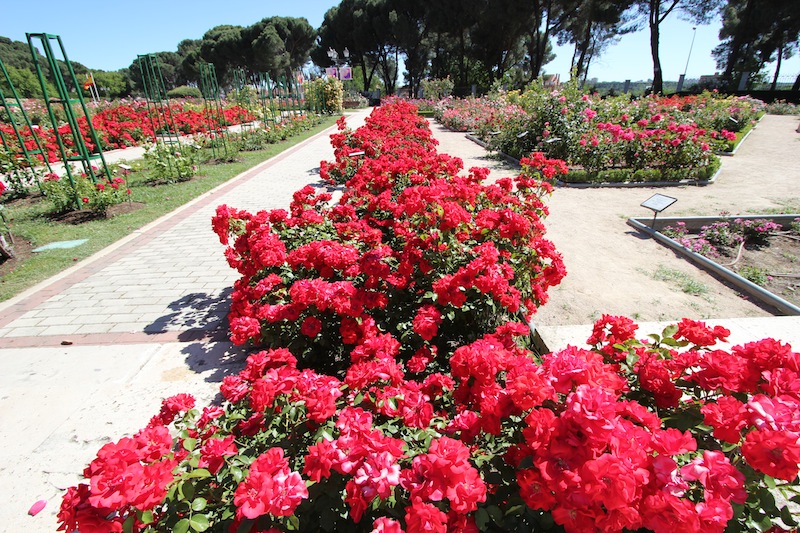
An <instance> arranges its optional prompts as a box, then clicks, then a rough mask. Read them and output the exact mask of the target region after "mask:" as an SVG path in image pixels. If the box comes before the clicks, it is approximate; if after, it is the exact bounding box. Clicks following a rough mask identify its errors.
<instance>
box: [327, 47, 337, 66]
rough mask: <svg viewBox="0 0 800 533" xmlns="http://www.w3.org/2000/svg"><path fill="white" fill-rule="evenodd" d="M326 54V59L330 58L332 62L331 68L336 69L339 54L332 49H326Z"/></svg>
mask: <svg viewBox="0 0 800 533" xmlns="http://www.w3.org/2000/svg"><path fill="white" fill-rule="evenodd" d="M327 54H328V57H329V58H331V61H333V66H334V67H338V66H339V52H337V51H336V50H334V49H333V48H328V52H327Z"/></svg>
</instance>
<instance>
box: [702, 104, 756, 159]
mask: <svg viewBox="0 0 800 533" xmlns="http://www.w3.org/2000/svg"><path fill="white" fill-rule="evenodd" d="M767 114H768V113H762V115H761V116H760V117H758V119H757V120H756V123H755V124H751V125H749V126H747V132H746V133H745V134H744V136H742V138H741V139H739V140H738V141H737V142H736V143H735V144H734V146H733V150H731V151H730V152H728V151H722V152H714V153H715V154H716V155H724V156H727V157H732V156H735V155H736V152H738V151H739V148H740V147H741V146H742V144H743V143H744V141H745V139H747V138H748V137H749V136H750V134H751V133H753V130H754V129H756V128H757V127H758V125H759V124H761V120H762V119H763V118H764V117H765V116H767Z"/></svg>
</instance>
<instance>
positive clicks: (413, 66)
mask: <svg viewBox="0 0 800 533" xmlns="http://www.w3.org/2000/svg"><path fill="white" fill-rule="evenodd" d="M720 14H721V17H722V23H723V24H722V28H721V30H720V33H719V38H720V44H719V45H718V46H717V47H716V48H715V50H714V52H713V54H714V57H715V59H716V60H717V65H718V68H719V69H720V71H721V73H722V74H721V86H722V87H723V88H728V89H735V88H736V85H737V84H738V81H739V79H740V77H741V75H742V73H743V72H749V73H750V74H751V75H753V77H752V79H753V80H754V81H761V80H763V79H764V77H765V76H767V73H765V72H764V69H765V66H766V65H767V64H769V63H772V62H776V68H775V71H774V73H773V86H774V85H775V83H776V82H777V79H778V76H779V73H780V68H781V64H782V61H783V60H785V59H788V58H790V57H792V56H793V55H794V54H795V53H797V51H798V44H799V43H800V5H798V0H791V1H787V0H527V1H524V2H520V1H519V0H438V1H436V2H430V1H424V0H342V1H341V2H340V3H339V5H337V6H335V7H333V8H331V9H330V10H328V12H327V13H325V17H324V21H323V22H322V25H321V26H320V28H318V29H316V30H315V29H314V28H313V27H312V26H311V25H310V24H309V23H308V21H307V20H306V19H304V18H293V17H268V18H264V19H262V20H260V21H259V22H256V23H255V24H253V25H251V26H231V25H222V26H216V27H214V28H211V29H210V30H208V31H207V32H206V33H205V34H204V35H203V36H202V38H200V39H186V40H184V41H181V42H180V43H179V44H178V46H177V49H176V50H175V51H163V52H158V53H157V54H156V55H157V57H158V62H159V64H160V67H161V72H162V75H163V77H164V81H165V85H166V86H167V88H171V87H178V86H182V85H190V86H196V85H197V84H198V82H199V79H198V78H199V65H200V64H201V63H203V62H209V63H213V64H214V66H215V70H216V73H217V76H218V78H219V82H220V84H221V85H222V86H230V85H231V83H232V81H233V73H234V71H235V70H236V69H237V68H244V69H246V70H247V71H249V72H266V73H269V74H270V76H272V77H273V78H276V77H280V76H282V75H285V74H288V73H289V72H291V71H294V70H296V69H299V68H302V67H303V66H304V65H305V64H306V63H307V61H308V60H309V59H311V60H313V62H314V63H315V64H316V65H318V66H319V67H326V66H330V65H331V64H332V63H333V61H332V59H331V57H330V56H329V55H328V54H329V50H331V49H333V50H335V51H336V52H337V53H338V54H339V57H342V58H343V53H344V51H345V49H346V50H347V52H348V57H347V61H348V63H349V64H350V65H352V66H353V67H354V68H353V70H354V79H355V80H356V83H357V84H358V86H359V87H360V88H362V89H363V90H370V89H374V88H376V87H380V88H382V89H383V90H384V91H385V93H387V94H393V93H395V92H396V90H397V88H398V86H397V84H398V80H399V79H400V74H401V73H400V72H399V65H400V64H401V58H402V60H403V61H402V63H403V64H404V65H405V72H403V73H402V74H403V77H404V82H405V85H406V86H407V87H408V90H409V92H410V93H411V94H416V93H417V92H418V89H419V87H420V82H421V81H422V80H423V79H426V78H446V77H449V78H450V79H451V80H452V81H453V83H454V84H455V86H456V87H457V88H460V89H461V91H462V92H464V91H468V90H469V88H470V87H472V86H477V87H478V88H479V90H481V91H483V90H486V89H488V88H489V87H490V86H491V85H492V84H495V83H502V84H504V85H506V86H509V87H521V86H524V85H525V84H526V83H528V82H530V81H531V80H533V79H536V78H537V77H539V76H541V75H542V74H543V73H544V72H545V65H547V63H548V62H550V61H551V60H552V59H553V58H554V55H553V44H554V43H558V44H559V45H565V44H569V45H572V48H573V53H572V58H571V64H572V67H573V70H574V72H575V73H576V75H577V76H578V77H579V79H581V80H585V79H586V76H587V73H588V71H589V67H590V65H591V64H592V61H594V60H595V59H596V58H597V57H598V56H600V55H601V54H602V53H603V51H604V50H605V49H607V47H608V46H609V45H610V44H613V43H614V42H615V41H616V40H617V39H618V38H619V36H620V35H623V34H625V33H628V32H632V31H639V30H646V31H649V35H650V53H651V57H652V62H653V82H652V87H651V89H652V90H653V91H654V92H662V91H663V88H664V75H663V72H662V69H661V62H660V49H659V42H660V28H661V24H662V23H663V22H664V21H665V20H666V19H667V17H669V16H680V17H681V18H684V19H686V20H689V21H692V22H693V23H696V24H705V23H708V22H709V21H710V20H712V19H713V18H714V17H715V16H718V15H720ZM0 58H2V60H3V62H4V64H5V65H6V67H7V69H8V70H9V74H10V76H11V78H12V81H13V83H14V84H15V87H16V88H17V90H18V92H20V93H21V95H22V96H25V97H29V96H38V95H40V94H41V88H40V87H39V83H38V79H37V77H36V75H35V69H34V66H33V61H32V58H31V56H30V51H29V49H28V45H27V43H22V42H18V41H11V40H10V39H8V38H6V37H0ZM73 67H74V69H75V72H76V74H78V75H79V76H82V75H85V74H86V73H88V71H89V69H87V68H86V67H85V66H83V65H81V64H80V63H76V62H73ZM93 75H94V79H95V82H96V84H97V87H98V89H99V92H100V95H101V96H102V97H105V98H115V97H119V96H127V95H130V94H140V93H141V90H142V80H141V72H140V69H139V61H138V59H134V60H133V62H132V63H131V65H130V66H129V67H128V68H126V69H122V70H119V71H116V72H105V71H101V70H96V71H93ZM0 81H2V80H0ZM798 81H800V78H798ZM798 81H796V82H795V89H800V87H798Z"/></svg>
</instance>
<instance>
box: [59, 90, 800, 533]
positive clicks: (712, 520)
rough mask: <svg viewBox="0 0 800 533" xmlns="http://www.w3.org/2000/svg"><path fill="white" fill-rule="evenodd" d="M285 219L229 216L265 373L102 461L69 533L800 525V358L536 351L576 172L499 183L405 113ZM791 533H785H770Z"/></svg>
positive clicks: (750, 348) (176, 406)
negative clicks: (333, 190)
mask: <svg viewBox="0 0 800 533" xmlns="http://www.w3.org/2000/svg"><path fill="white" fill-rule="evenodd" d="M332 140H333V145H334V148H335V155H336V160H335V161H334V162H331V163H326V164H324V165H322V171H321V174H322V176H323V177H324V178H326V179H328V180H331V181H334V182H339V183H340V182H344V183H345V187H344V192H343V194H342V196H341V199H340V200H339V201H338V202H332V198H331V197H330V195H329V194H327V193H320V192H319V191H316V190H315V189H314V188H312V187H306V188H304V189H301V190H300V191H298V192H297V193H296V194H295V196H294V200H293V202H292V203H291V205H290V206H289V210H288V211H287V210H283V209H275V210H271V211H263V212H258V213H248V212H244V211H239V210H237V209H235V208H232V207H228V206H219V208H218V209H217V213H216V215H215V217H214V219H213V222H212V224H213V227H214V230H215V232H216V233H217V235H218V236H219V238H220V241H221V242H222V244H223V245H224V246H225V255H226V257H227V259H228V261H229V263H230V264H231V266H232V267H233V268H235V269H236V270H237V271H238V272H239V273H240V274H241V277H240V279H239V280H237V282H236V283H235V284H234V291H233V294H232V308H231V316H230V325H231V334H232V340H233V341H234V342H235V343H237V344H249V345H250V346H251V347H252V349H253V353H252V354H251V355H250V356H249V357H248V360H247V365H246V367H245V369H244V370H242V372H240V373H239V374H237V375H231V376H227V377H225V378H224V380H223V382H222V385H221V387H220V392H221V394H222V397H223V398H224V401H223V402H222V403H221V404H219V405H211V406H206V407H203V408H202V409H201V408H199V407H196V406H195V401H194V398H192V397H191V395H188V394H180V395H177V396H174V397H171V398H168V399H166V400H165V401H164V402H163V407H162V409H161V411H160V412H159V413H158V414H157V415H155V416H154V417H153V418H152V419H151V421H150V422H149V424H148V425H147V427H145V428H143V429H142V430H141V431H139V432H138V433H136V434H135V435H134V436H132V437H123V438H121V439H119V440H118V441H115V442H111V443H108V444H106V445H105V446H103V447H102V448H101V449H100V450H99V452H98V454H97V457H96V459H94V460H93V461H92V462H91V463H90V465H89V466H88V467H87V468H86V469H85V470H84V476H85V478H86V481H85V482H84V483H81V484H79V485H77V486H75V487H72V488H70V489H68V490H67V492H66V494H65V496H64V499H63V503H62V506H61V511H60V513H59V520H60V522H61V525H62V529H64V530H66V531H67V532H74V531H80V532H81V533H92V532H95V531H97V532H99V531H104V532H105V531H137V532H160V531H164V532H166V531H175V532H178V533H186V532H187V531H195V532H202V531H220V532H222V531H234V532H241V533H248V532H250V533H255V532H269V533H277V532H282V531H337V532H340V531H342V532H373V533H379V532H383V533H402V532H406V533H422V532H437V533H446V532H477V531H496V532H501V531H515V532H518V531H519V532H524V531H531V532H532V531H568V532H587V531H623V530H629V531H633V530H638V529H648V530H652V531H656V532H665V533H667V532H668V533H674V532H675V531H687V532H701V531H702V532H722V531H725V530H726V528H727V530H731V531H745V530H756V529H757V530H761V531H764V530H767V529H768V528H770V527H772V526H775V527H776V528H781V527H782V526H784V525H785V526H788V527H792V526H794V525H796V521H795V517H793V516H792V512H791V510H790V509H789V508H788V507H787V506H786V505H785V504H783V503H781V504H776V502H775V497H774V494H775V493H776V492H780V493H781V494H783V495H784V496H785V497H786V498H787V499H789V498H792V497H793V495H794V494H796V482H797V475H798V471H799V470H800V445H798V434H799V433H800V393H798V387H797V386H796V383H797V382H798V381H800V354H797V353H795V352H793V351H792V350H791V347H789V346H787V345H784V344H782V343H780V342H779V341H776V340H773V339H765V340H762V341H758V342H753V343H748V344H746V345H744V346H736V347H732V348H730V349H717V343H718V341H721V340H724V339H725V338H726V337H727V335H728V334H729V332H728V331H727V330H726V329H725V328H723V327H720V326H717V327H714V328H710V327H707V326H706V325H705V324H703V323H702V322H698V321H694V320H689V319H684V320H682V321H681V322H680V323H679V324H677V325H675V326H672V327H668V328H667V329H665V330H664V331H662V332H657V333H656V334H654V335H651V336H650V337H648V338H647V340H642V341H639V340H637V339H636V337H637V331H636V330H637V326H636V325H635V324H634V323H633V322H632V321H631V320H629V319H627V318H624V317H611V316H603V317H602V319H601V320H600V321H598V323H597V324H596V325H595V327H594V330H593V332H592V335H591V337H590V338H589V339H588V340H587V344H588V345H589V349H581V348H576V347H566V348H564V349H563V350H559V351H555V352H553V353H550V354H539V353H535V352H533V351H531V350H530V349H529V346H530V329H529V326H528V321H529V319H530V318H531V316H532V314H533V313H535V311H536V308H537V307H538V306H540V305H542V304H544V302H545V301H546V299H547V290H548V288H549V287H551V286H553V285H555V284H557V283H558V282H559V281H560V279H561V278H562V276H563V275H564V270H563V265H562V263H561V258H560V255H559V254H558V253H557V251H556V250H555V248H554V247H553V246H552V244H551V243H550V242H549V241H547V240H546V239H545V238H544V226H543V224H542V221H541V219H542V217H544V216H545V215H546V214H547V208H546V206H545V205H544V204H543V202H542V198H543V197H544V196H546V195H547V194H549V192H550V191H551V188H550V186H549V183H548V180H550V179H552V178H554V177H555V176H556V175H557V174H558V173H560V172H563V171H564V170H565V168H564V165H563V162H561V161H558V160H553V159H548V158H546V157H544V156H543V155H542V154H532V155H531V157H530V158H524V159H523V160H522V171H521V173H520V175H519V176H517V177H516V178H514V179H501V180H497V181H496V182H494V183H486V182H484V178H485V177H486V172H485V171H484V170H481V169H471V170H470V171H469V173H468V174H467V175H463V174H461V172H460V171H461V166H460V163H459V161H457V160H455V159H454V158H451V157H449V156H447V155H445V154H439V153H437V152H436V150H435V142H434V141H433V140H432V139H431V137H430V132H429V130H427V125H426V123H425V121H424V120H422V119H420V118H419V117H418V116H417V115H416V113H415V110H414V109H413V108H412V107H411V106H408V105H407V104H402V103H395V104H391V105H385V106H382V107H380V108H377V109H376V111H375V112H373V114H372V115H371V116H370V118H369V119H368V120H367V123H366V124H365V126H364V127H362V128H359V129H358V130H356V131H350V130H348V129H345V128H344V125H343V124H342V131H341V132H339V133H337V134H335V135H333V136H332ZM778 530H780V529H778Z"/></svg>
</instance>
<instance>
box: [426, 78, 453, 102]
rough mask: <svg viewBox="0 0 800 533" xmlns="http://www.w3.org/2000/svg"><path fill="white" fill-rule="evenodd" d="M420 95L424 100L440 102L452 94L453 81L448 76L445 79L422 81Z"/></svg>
mask: <svg viewBox="0 0 800 533" xmlns="http://www.w3.org/2000/svg"><path fill="white" fill-rule="evenodd" d="M421 85H422V93H423V95H424V96H425V98H428V99H430V100H441V99H442V98H445V97H447V96H450V95H451V94H453V87H455V85H454V84H453V80H451V79H450V77H449V76H448V77H447V78H438V79H433V80H422V83H421Z"/></svg>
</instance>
